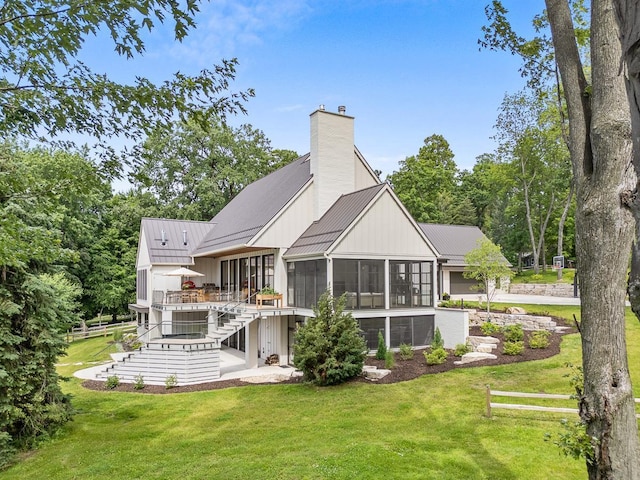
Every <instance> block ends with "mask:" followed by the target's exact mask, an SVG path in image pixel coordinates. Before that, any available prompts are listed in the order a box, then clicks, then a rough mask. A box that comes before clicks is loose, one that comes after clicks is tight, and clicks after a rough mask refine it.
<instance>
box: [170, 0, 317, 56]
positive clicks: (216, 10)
mask: <svg viewBox="0 0 640 480" xmlns="http://www.w3.org/2000/svg"><path fill="white" fill-rule="evenodd" d="M311 12H312V8H311V7H310V6H309V2H308V0H212V1H211V2H209V3H206V4H203V5H202V8H201V11H200V13H199V14H198V15H197V16H196V20H197V22H198V27H197V29H196V30H194V31H191V32H190V33H189V35H188V36H187V38H186V39H185V40H184V42H183V43H177V44H174V43H173V42H172V43H171V44H169V43H168V42H167V44H166V46H167V47H168V48H167V49H165V51H167V52H168V53H169V55H171V56H172V57H174V58H179V59H180V60H181V61H184V60H187V61H189V62H191V63H194V64H196V65H197V66H198V67H207V66H211V64H212V63H218V62H219V61H220V59H221V58H232V57H235V56H237V55H238V51H239V50H240V49H242V48H247V47H252V46H256V45H260V44H262V42H263V38H264V36H265V35H266V34H269V33H271V32H273V31H274V30H282V31H284V30H287V29H288V28H291V27H292V26H295V25H296V24H297V23H298V22H299V21H300V20H302V19H304V18H305V17H306V16H307V15H309V14H310V13H311ZM171 40H172V39H171Z"/></svg>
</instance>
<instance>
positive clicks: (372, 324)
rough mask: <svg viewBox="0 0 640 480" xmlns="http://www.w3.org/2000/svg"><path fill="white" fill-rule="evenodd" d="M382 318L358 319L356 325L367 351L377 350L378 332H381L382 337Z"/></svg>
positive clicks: (383, 320)
mask: <svg viewBox="0 0 640 480" xmlns="http://www.w3.org/2000/svg"><path fill="white" fill-rule="evenodd" d="M384 323H385V319H384V318H359V319H358V325H359V326H360V330H361V331H362V336H363V337H364V339H365V341H366V342H367V348H368V349H369V350H376V349H377V348H378V332H382V336H384V334H385V333H384Z"/></svg>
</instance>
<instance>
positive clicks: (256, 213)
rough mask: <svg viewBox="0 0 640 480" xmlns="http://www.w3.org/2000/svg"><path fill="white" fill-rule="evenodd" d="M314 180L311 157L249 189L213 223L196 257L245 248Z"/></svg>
mask: <svg viewBox="0 0 640 480" xmlns="http://www.w3.org/2000/svg"><path fill="white" fill-rule="evenodd" d="M310 178H311V168H310V167H309V154H306V155H303V156H302V157H299V158H297V159H296V160H294V161H293V162H291V163H289V164H287V165H285V166H284V167H282V168H279V169H278V170H276V171H275V172H272V173H270V174H269V175H267V176H266V177H262V178H261V179H259V180H256V181H255V182H253V183H251V184H249V185H247V186H246V187H245V188H244V189H243V190H242V191H241V192H240V193H239V194H238V195H236V196H235V197H234V198H233V200H231V201H230V202H229V203H228V204H227V205H226V206H225V207H224V208H223V209H222V210H221V211H220V212H219V213H218V214H217V215H216V216H215V217H213V219H212V220H211V223H213V224H214V226H213V228H212V229H211V230H210V231H209V233H208V234H207V235H206V236H205V237H204V238H203V239H202V241H201V242H200V244H199V245H198V247H197V248H196V249H195V250H194V251H193V252H192V254H193V255H198V254H205V253H210V252H214V251H217V250H221V249H224V248H228V247H233V246H240V245H245V244H246V243H247V242H249V240H251V239H252V238H253V237H254V236H255V235H256V233H258V232H259V231H260V229H261V228H262V227H264V226H265V225H266V224H267V223H268V222H269V221H270V220H271V219H272V218H273V217H274V216H275V215H276V214H277V213H278V212H279V211H280V210H282V208H283V207H284V206H285V205H286V204H287V202H289V201H290V200H291V199H292V198H293V197H294V196H295V194H296V193H297V192H298V191H299V190H300V189H301V188H302V187H303V186H304V185H305V184H306V183H307V182H308V181H309V179H310Z"/></svg>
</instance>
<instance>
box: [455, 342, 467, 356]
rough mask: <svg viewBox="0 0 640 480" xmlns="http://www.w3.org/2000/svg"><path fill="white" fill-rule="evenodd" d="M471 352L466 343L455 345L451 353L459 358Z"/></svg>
mask: <svg viewBox="0 0 640 480" xmlns="http://www.w3.org/2000/svg"><path fill="white" fill-rule="evenodd" d="M470 351H471V347H470V346H469V345H468V344H466V343H459V344H457V345H456V349H455V350H454V351H453V354H454V355H455V356H456V357H461V356H463V355H464V354H465V353H469V352H470Z"/></svg>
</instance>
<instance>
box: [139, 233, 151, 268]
mask: <svg viewBox="0 0 640 480" xmlns="http://www.w3.org/2000/svg"><path fill="white" fill-rule="evenodd" d="M149 266H151V257H150V256H149V245H147V238H146V235H145V234H144V232H140V242H139V243H138V258H137V259H136V267H137V268H138V269H143V268H145V267H149Z"/></svg>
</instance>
